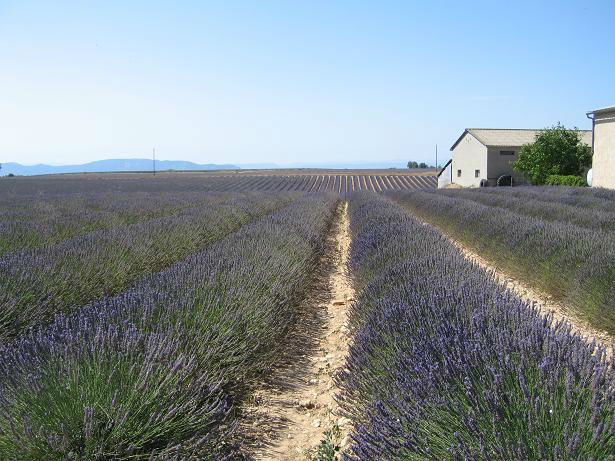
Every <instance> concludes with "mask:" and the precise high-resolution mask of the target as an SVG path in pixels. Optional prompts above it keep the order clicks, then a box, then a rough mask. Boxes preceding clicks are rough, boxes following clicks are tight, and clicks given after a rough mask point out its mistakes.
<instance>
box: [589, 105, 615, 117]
mask: <svg viewBox="0 0 615 461" xmlns="http://www.w3.org/2000/svg"><path fill="white" fill-rule="evenodd" d="M607 112H615V106H609V107H602V108H601V109H596V110H592V111H590V112H588V113H587V115H589V114H594V115H600V114H606V113H607Z"/></svg>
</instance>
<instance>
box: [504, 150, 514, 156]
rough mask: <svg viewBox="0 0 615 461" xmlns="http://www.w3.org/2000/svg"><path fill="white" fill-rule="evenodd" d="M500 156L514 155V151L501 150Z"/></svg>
mask: <svg viewBox="0 0 615 461" xmlns="http://www.w3.org/2000/svg"><path fill="white" fill-rule="evenodd" d="M500 155H515V151H514V150H501V151H500Z"/></svg>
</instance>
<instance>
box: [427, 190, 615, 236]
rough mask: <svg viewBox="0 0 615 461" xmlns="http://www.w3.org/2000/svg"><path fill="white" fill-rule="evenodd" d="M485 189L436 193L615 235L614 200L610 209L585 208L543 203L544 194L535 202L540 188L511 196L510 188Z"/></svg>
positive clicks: (569, 201)
mask: <svg viewBox="0 0 615 461" xmlns="http://www.w3.org/2000/svg"><path fill="white" fill-rule="evenodd" d="M486 189H487V188H481V189H468V190H442V191H439V192H438V193H439V194H443V195H446V196H449V197H459V198H463V199H466V200H471V201H474V202H478V203H481V204H483V205H487V206H490V207H495V208H504V209H506V210H508V211H512V212H514V213H517V214H522V215H526V216H531V217H534V218H537V219H542V220H545V221H557V222H562V223H567V224H573V225H575V226H579V227H584V228H587V229H594V230H598V231H599V230H602V231H605V232H615V206H613V204H615V200H614V201H613V202H611V207H610V208H608V209H603V208H599V207H588V206H585V202H586V200H582V201H581V202H580V203H574V202H573V201H572V200H566V199H565V197H566V196H562V197H559V196H558V198H556V199H553V200H548V201H546V200H544V198H545V196H549V193H548V192H547V191H545V194H544V195H543V196H542V197H541V198H542V200H536V199H535V198H534V195H535V194H537V193H538V194H539V193H540V192H541V191H543V189H546V188H543V187H540V188H536V187H527V188H518V189H521V190H520V191H519V190H517V189H515V191H514V192H515V193H514V195H513V194H512V193H511V192H512V191H511V190H510V189H509V188H499V189H498V192H497V193H495V192H491V191H490V192H484V191H485V190H486ZM536 189H538V191H536ZM528 192H529V193H528ZM573 197H574V196H573ZM568 198H572V197H568ZM581 198H583V199H585V198H588V197H587V196H584V197H581ZM560 200H561V201H560ZM573 200H575V201H576V200H577V198H576V197H575V198H574V199H573ZM597 200H599V201H600V202H604V200H603V199H601V198H597ZM571 202H573V203H571ZM492 212H493V213H496V214H497V213H499V210H498V209H495V210H492Z"/></svg>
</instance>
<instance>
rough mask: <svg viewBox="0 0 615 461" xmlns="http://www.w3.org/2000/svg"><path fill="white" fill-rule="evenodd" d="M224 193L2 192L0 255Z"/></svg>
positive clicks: (214, 199) (208, 201) (223, 197)
mask: <svg viewBox="0 0 615 461" xmlns="http://www.w3.org/2000/svg"><path fill="white" fill-rule="evenodd" d="M231 198H232V197H231V194H228V193H217V194H214V193H209V194H204V193H203V192H184V191H182V192H173V193H165V194H160V193H152V192H149V193H146V192H133V193H129V194H127V193H124V192H99V191H95V192H89V193H72V192H64V193H61V194H60V193H56V194H53V195H50V196H39V195H21V196H14V195H11V197H10V198H5V197H1V198H0V256H1V255H3V254H4V253H7V252H9V251H13V252H14V251H19V250H23V249H29V248H35V247H38V246H43V245H53V244H56V243H59V242H61V241H62V240H66V239H69V238H73V237H77V236H79V235H83V234H87V233H89V232H93V231H96V230H100V229H111V228H117V227H121V226H126V225H130V224H135V223H140V222H144V221H148V220H151V219H155V218H160V217H163V216H171V215H174V214H177V213H179V212H181V211H183V210H186V209H187V208H194V207H198V206H213V205H215V204H217V203H221V202H223V201H228V200H230V199H231Z"/></svg>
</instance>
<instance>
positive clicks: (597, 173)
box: [587, 106, 615, 189]
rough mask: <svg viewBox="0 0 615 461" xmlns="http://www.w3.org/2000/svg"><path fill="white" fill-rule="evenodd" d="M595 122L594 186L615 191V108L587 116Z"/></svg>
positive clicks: (597, 111) (596, 111) (595, 111)
mask: <svg viewBox="0 0 615 461" xmlns="http://www.w3.org/2000/svg"><path fill="white" fill-rule="evenodd" d="M587 116H588V117H589V118H591V119H592V120H593V131H594V144H593V154H594V155H593V159H592V176H593V179H592V186H594V187H609V188H611V189H615V106H611V107H606V108H604V109H597V110H594V111H592V112H589V113H588V114H587Z"/></svg>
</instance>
